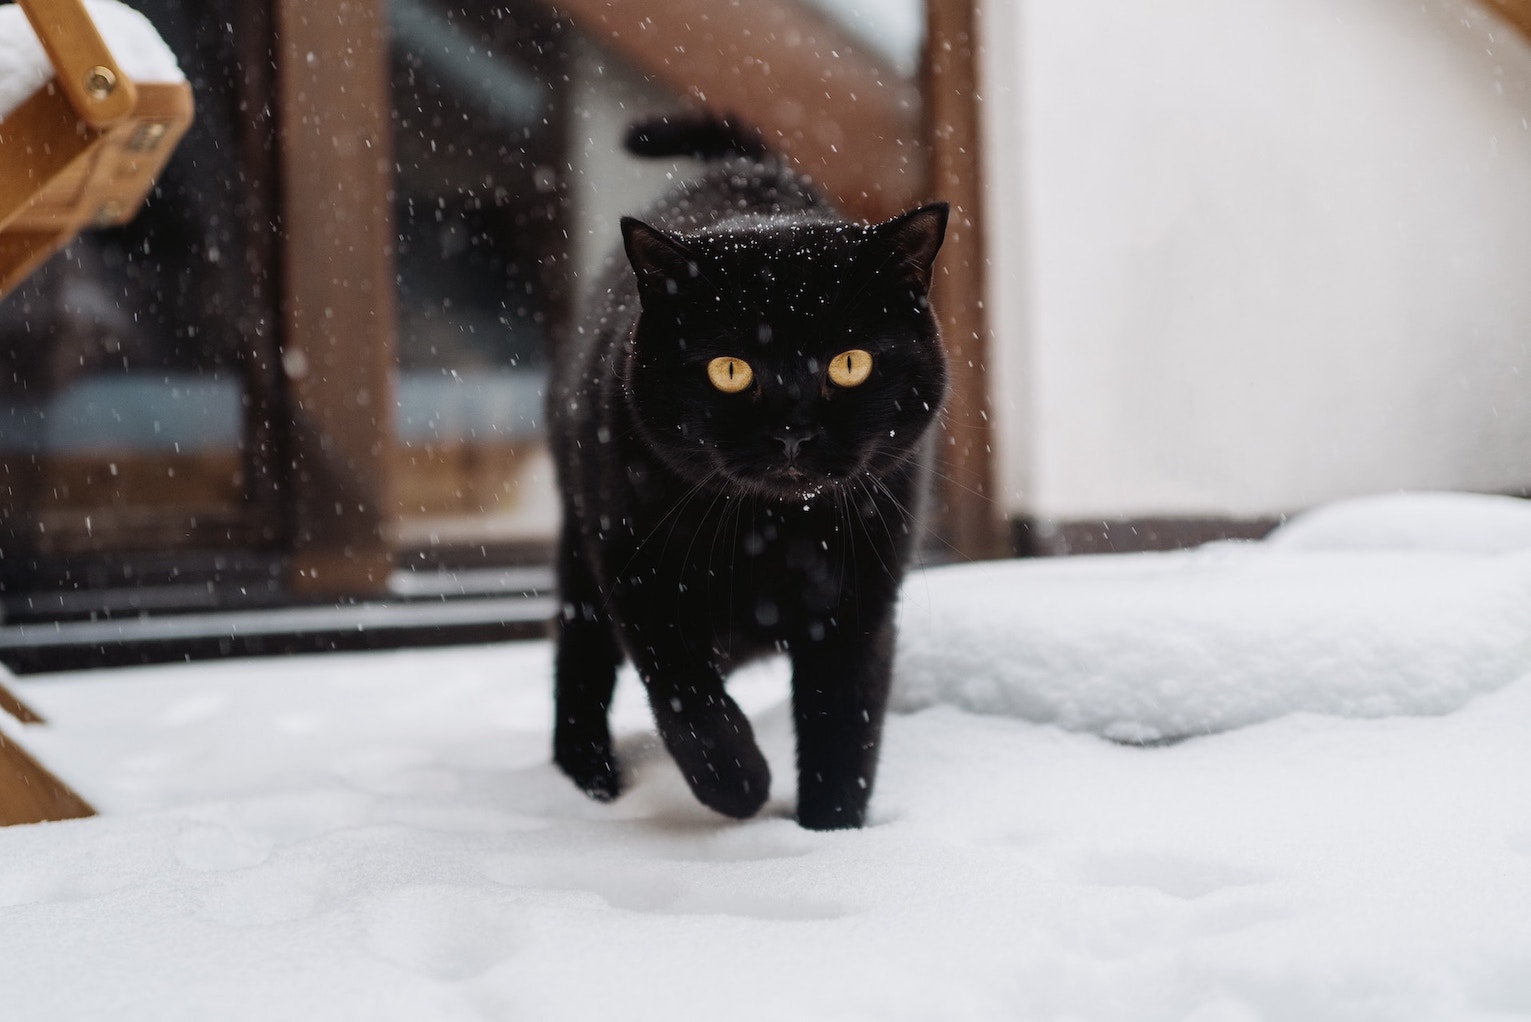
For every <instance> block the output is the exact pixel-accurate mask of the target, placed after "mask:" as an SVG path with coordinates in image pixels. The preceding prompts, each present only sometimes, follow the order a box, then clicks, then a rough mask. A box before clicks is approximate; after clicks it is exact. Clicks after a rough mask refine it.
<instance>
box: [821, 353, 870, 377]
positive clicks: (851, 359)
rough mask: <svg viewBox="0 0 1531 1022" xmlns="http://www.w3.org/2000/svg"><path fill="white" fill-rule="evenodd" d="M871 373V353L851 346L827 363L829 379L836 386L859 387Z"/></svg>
mask: <svg viewBox="0 0 1531 1022" xmlns="http://www.w3.org/2000/svg"><path fill="white" fill-rule="evenodd" d="M871 375H872V353H871V352H870V351H862V350H861V349H860V348H852V349H851V350H850V351H842V352H840V354H838V355H836V356H835V358H834V361H832V362H830V363H829V379H830V382H832V383H833V384H834V385H835V386H837V387H859V386H861V384H863V383H865V382H866V380H867V377H868V376H871Z"/></svg>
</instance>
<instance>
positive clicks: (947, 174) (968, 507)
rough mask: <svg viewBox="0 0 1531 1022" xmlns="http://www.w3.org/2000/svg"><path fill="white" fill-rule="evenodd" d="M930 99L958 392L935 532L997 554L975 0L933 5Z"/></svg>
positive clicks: (939, 290) (999, 515) (936, 297)
mask: <svg viewBox="0 0 1531 1022" xmlns="http://www.w3.org/2000/svg"><path fill="white" fill-rule="evenodd" d="M926 24H927V40H926V58H925V83H926V84H925V103H926V107H925V108H926V111H927V123H928V125H929V127H928V129H927V130H928V137H929V144H930V148H931V164H932V168H931V193H932V194H933V195H935V196H936V197H938V198H941V199H945V200H946V201H947V202H949V203H951V207H952V215H951V220H950V222H949V224H948V226H947V234H946V242H945V243H944V244H943V245H942V247H941V255H940V257H939V258H938V259H937V261H936V266H937V273H936V279H935V286H934V289H933V293H932V297H931V300H932V303H933V305H934V307H935V310H936V316H937V318H938V319H939V320H940V323H941V333H942V337H943V339H944V340H945V342H946V347H947V353H948V356H949V357H950V359H951V373H952V389H951V395H950V398H949V399H948V401H947V410H946V417H945V424H944V426H945V434H944V435H943V436H942V438H941V446H940V451H941V468H942V475H943V478H942V479H941V480H940V485H939V488H938V492H939V494H940V497H941V500H940V505H941V510H940V514H939V515H938V522H937V529H938V531H939V535H940V538H941V539H942V540H943V541H944V543H945V544H947V545H949V547H950V549H949V550H948V552H949V553H952V554H954V555H956V556H958V557H962V558H969V559H971V558H984V557H1000V556H1004V555H1005V554H1007V553H1009V539H1008V536H1007V529H1006V525H1005V522H1004V518H1003V512H1002V507H1001V504H1002V502H1001V501H999V499H998V496H999V495H998V494H997V493H996V492H995V490H994V485H995V473H994V464H993V462H994V455H993V440H994V427H993V419H992V416H991V415H990V414H989V393H988V379H987V361H988V354H989V350H990V347H991V345H992V341H991V338H990V334H989V325H988V316H987V314H986V312H985V304H984V298H985V295H986V288H987V286H988V284H987V274H986V272H985V267H986V265H987V260H986V259H985V258H984V239H983V218H982V215H981V209H982V202H983V173H982V171H983V167H982V162H981V160H980V150H979V146H980V144H981V139H980V137H979V133H980V129H979V116H978V98H977V97H978V55H977V48H978V38H977V32H976V11H975V3H974V0H928V4H927V22H926Z"/></svg>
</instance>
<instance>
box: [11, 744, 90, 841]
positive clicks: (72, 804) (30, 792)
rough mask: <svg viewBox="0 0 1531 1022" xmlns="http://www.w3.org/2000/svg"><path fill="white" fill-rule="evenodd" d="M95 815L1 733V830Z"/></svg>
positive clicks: (73, 793) (23, 750)
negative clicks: (2, 828) (21, 825)
mask: <svg viewBox="0 0 1531 1022" xmlns="http://www.w3.org/2000/svg"><path fill="white" fill-rule="evenodd" d="M95 813H96V811H95V810H94V809H92V808H91V807H90V803H88V802H86V801H85V800H84V799H83V798H81V797H80V796H79V795H77V794H76V793H75V792H74V791H73V789H71V788H70V787H69V785H67V784H65V783H64V782H63V781H61V780H59V779H58V778H57V777H56V776H54V775H53V773H52V772H51V771H49V770H48V769H47V768H46V767H44V766H43V765H42V764H41V763H39V762H37V760H35V759H33V758H32V757H31V756H30V755H28V753H27V751H26V750H25V749H23V748H22V747H21V746H19V745H17V744H16V743H15V742H13V741H11V740H10V739H9V738H7V737H6V736H5V734H4V733H3V732H0V827H10V826H15V825H17V824H23V823H44V822H47V821H49V820H75V819H80V818H81V817H86V816H94V815H95Z"/></svg>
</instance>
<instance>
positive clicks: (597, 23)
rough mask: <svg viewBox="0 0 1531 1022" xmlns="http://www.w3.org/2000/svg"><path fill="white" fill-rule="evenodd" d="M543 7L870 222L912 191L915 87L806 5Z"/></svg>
mask: <svg viewBox="0 0 1531 1022" xmlns="http://www.w3.org/2000/svg"><path fill="white" fill-rule="evenodd" d="M551 3H552V6H554V7H555V8H556V9H557V10H558V11H560V12H562V13H564V14H565V15H567V16H568V17H569V18H570V19H571V20H573V22H574V23H575V24H576V25H577V26H578V27H579V28H580V29H581V30H582V31H584V32H585V34H586V35H588V36H590V37H591V38H592V39H594V40H595V41H596V42H598V43H600V44H602V45H604V46H606V47H608V48H610V49H611V50H613V51H615V52H616V53H618V54H619V55H621V56H622V57H623V58H624V59H625V60H627V61H628V62H629V63H631V64H633V65H635V66H636V67H638V68H639V69H640V70H642V71H643V72H644V73H646V74H648V75H650V76H652V77H653V78H654V79H655V80H657V81H659V82H661V83H663V84H664V85H666V86H667V87H669V88H670V89H673V90H674V91H676V92H678V93H680V94H681V95H685V96H690V97H692V98H693V99H695V100H696V101H697V102H699V103H701V104H703V105H705V106H706V107H708V108H710V109H713V110H716V111H719V112H723V113H732V114H734V115H736V116H738V117H740V118H742V119H743V120H745V121H747V122H748V123H750V124H752V125H754V126H755V127H757V128H759V129H760V130H761V131H763V132H764V133H765V135H766V136H767V138H768V139H769V141H770V142H771V144H772V146H773V147H775V148H776V149H778V150H779V151H780V152H782V153H785V154H786V155H788V156H790V157H791V158H792V159H793V161H794V162H796V163H797V165H798V166H800V167H802V168H803V170H804V171H806V172H807V173H808V174H810V175H812V176H813V178H814V179H815V180H816V181H818V182H819V184H820V185H822V186H823V187H824V188H825V190H826V191H828V193H829V194H830V195H831V197H833V198H834V199H835V201H836V202H837V203H838V204H839V205H840V206H841V207H842V208H843V209H845V210H846V211H848V212H850V213H852V214H854V215H857V216H861V217H865V218H867V219H871V220H879V219H882V218H884V217H887V216H890V215H892V214H894V213H896V212H898V211H900V210H902V209H905V208H906V207H908V206H910V205H911V204H912V203H913V201H914V200H915V198H916V197H917V196H918V195H919V194H920V192H921V186H922V185H923V183H924V171H925V155H924V153H923V152H922V151H921V149H920V145H919V139H920V130H919V129H920V94H919V88H918V85H917V84H916V83H914V82H911V81H907V80H905V79H903V78H901V77H900V76H899V75H898V74H897V73H896V72H895V71H894V70H893V69H892V68H890V67H882V66H879V64H878V62H877V61H876V60H874V59H873V58H872V56H871V55H870V54H869V53H868V52H867V50H866V49H865V47H862V46H861V45H860V44H858V43H857V42H856V41H855V40H854V39H853V38H852V37H851V36H850V35H848V34H847V33H846V32H845V30H844V29H842V28H840V27H839V26H837V25H835V24H834V23H833V22H831V21H829V20H828V19H827V18H825V17H823V16H822V15H819V14H818V13H817V12H814V11H812V10H810V9H809V8H808V7H807V6H806V5H803V4H800V3H794V2H792V0H749V2H747V3H744V2H738V0H664V2H662V3H657V2H656V3H632V2H628V3H612V2H610V0H551Z"/></svg>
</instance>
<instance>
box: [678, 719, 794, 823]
mask: <svg viewBox="0 0 1531 1022" xmlns="http://www.w3.org/2000/svg"><path fill="white" fill-rule="evenodd" d="M679 727H680V733H679V734H673V733H672V734H667V735H665V744H666V745H668V746H669V747H670V754H671V755H672V756H674V757H675V762H676V764H677V765H679V767H680V772H681V774H682V776H684V777H685V778H686V783H687V784H689V785H691V791H692V793H693V794H694V795H696V797H697V801H699V802H701V803H702V805H704V806H706V807H707V808H709V809H711V810H713V811H715V812H719V813H722V814H723V815H724V816H731V817H733V818H734V819H736V820H743V819H747V818H749V817H751V816H754V815H755V814H756V813H757V812H759V811H760V807H761V806H763V805H765V800H766V797H767V796H768V795H770V793H771V768H770V766H769V765H768V764H767V763H766V758H765V756H764V754H762V753H761V751H760V747H759V746H757V745H756V744H755V740H754V738H753V737H752V736H750V735H749V734H740V733H739V732H737V731H735V730H733V729H732V728H729V729H728V730H726V731H725V730H722V729H719V730H712V731H710V732H709V731H708V730H707V729H703V728H697V727H695V726H693V725H685V724H683V725H680V726H679Z"/></svg>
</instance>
